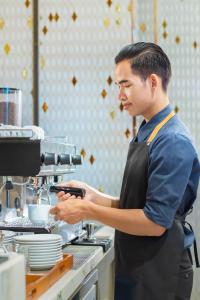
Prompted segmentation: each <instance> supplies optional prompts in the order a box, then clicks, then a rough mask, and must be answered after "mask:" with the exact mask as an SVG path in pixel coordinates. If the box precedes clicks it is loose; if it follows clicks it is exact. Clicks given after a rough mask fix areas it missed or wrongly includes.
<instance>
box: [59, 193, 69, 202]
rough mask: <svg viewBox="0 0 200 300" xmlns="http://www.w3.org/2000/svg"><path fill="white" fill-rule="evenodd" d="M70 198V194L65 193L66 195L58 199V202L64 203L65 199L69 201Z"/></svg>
mask: <svg viewBox="0 0 200 300" xmlns="http://www.w3.org/2000/svg"><path fill="white" fill-rule="evenodd" d="M70 197H71V194H69V193H67V194H64V195H62V196H61V197H59V199H58V200H59V201H65V200H67V199H69V198H70Z"/></svg>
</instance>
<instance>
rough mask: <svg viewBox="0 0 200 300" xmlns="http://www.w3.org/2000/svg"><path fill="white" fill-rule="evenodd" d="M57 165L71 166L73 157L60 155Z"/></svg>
mask: <svg viewBox="0 0 200 300" xmlns="http://www.w3.org/2000/svg"><path fill="white" fill-rule="evenodd" d="M57 164H60V165H71V155H70V154H64V153H61V154H59V155H58V160H57Z"/></svg>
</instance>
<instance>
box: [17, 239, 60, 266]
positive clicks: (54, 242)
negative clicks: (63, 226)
mask: <svg viewBox="0 0 200 300" xmlns="http://www.w3.org/2000/svg"><path fill="white" fill-rule="evenodd" d="M14 240H15V243H17V244H18V245H19V252H21V253H23V248H28V264H29V266H30V269H31V270H46V269H50V268H51V267H53V266H54V265H55V264H56V263H57V262H58V261H60V260H62V258H63V252H62V238H61V236H60V235H57V234H35V235H34V234H30V235H21V236H17V237H15V238H14ZM20 246H21V249H22V250H21V251H20Z"/></svg>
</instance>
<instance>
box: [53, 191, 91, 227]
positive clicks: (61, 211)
mask: <svg viewBox="0 0 200 300" xmlns="http://www.w3.org/2000/svg"><path fill="white" fill-rule="evenodd" d="M61 193H63V192H60V193H59V194H61ZM63 197H64V199H62V198H63ZM59 199H60V202H59V203H58V204H57V205H56V206H54V207H53V208H51V209H50V214H52V215H54V217H55V219H56V220H62V221H65V222H67V223H69V224H75V223H78V222H80V221H82V220H84V219H87V218H88V212H89V210H90V206H91V205H94V204H93V203H92V202H90V201H88V200H82V199H81V198H80V197H78V198H76V197H75V196H70V195H69V194H65V195H63V196H60V197H59ZM63 200H67V201H63Z"/></svg>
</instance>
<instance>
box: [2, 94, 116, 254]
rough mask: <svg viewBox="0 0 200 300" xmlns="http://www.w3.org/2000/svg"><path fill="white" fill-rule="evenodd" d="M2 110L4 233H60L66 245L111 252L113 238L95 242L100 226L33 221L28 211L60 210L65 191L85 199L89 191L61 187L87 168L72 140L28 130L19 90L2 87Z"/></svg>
mask: <svg viewBox="0 0 200 300" xmlns="http://www.w3.org/2000/svg"><path fill="white" fill-rule="evenodd" d="M0 108H2V111H1V113H0V230H9V231H15V232H19V233H23V232H32V233H55V234H60V235H61V236H62V239H63V244H67V243H73V244H77V245H86V246H88V245H95V246H97V245H99V246H102V247H103V249H104V251H106V250H108V248H109V247H110V245H111V241H110V240H109V239H107V238H102V239H95V238H93V233H94V232H95V230H96V229H98V228H99V226H98V225H96V224H95V223H91V222H89V223H88V222H87V223H86V224H82V222H79V223H77V224H74V225H71V224H67V223H66V222H63V221H55V220H54V219H53V218H49V221H48V223H47V224H43V225H41V224H34V223H33V222H31V220H30V219H29V217H28V206H29V205H31V204H42V205H44V204H47V205H52V206H54V205H55V204H56V203H57V197H56V192H59V191H60V189H62V190H64V191H65V192H68V193H70V194H71V195H75V196H80V197H81V198H83V197H84V195H85V190H84V189H80V188H70V187H62V188H61V187H60V185H61V183H62V182H63V178H64V176H66V175H67V174H70V173H74V172H75V171H76V168H77V167H78V166H80V165H81V164H82V157H81V155H79V154H77V148H76V146H75V145H73V144H69V143H68V141H67V138H66V137H63V136H57V137H50V136H45V134H44V131H43V129H42V128H40V127H37V126H22V122H21V113H22V109H21V93H20V91H19V90H17V89H10V88H3V89H2V88H0ZM65 180H66V179H65Z"/></svg>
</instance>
